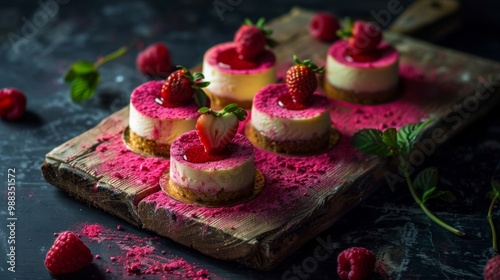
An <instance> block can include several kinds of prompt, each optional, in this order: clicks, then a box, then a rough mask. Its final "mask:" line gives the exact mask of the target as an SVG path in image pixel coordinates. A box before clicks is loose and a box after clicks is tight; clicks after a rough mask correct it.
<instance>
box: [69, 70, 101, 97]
mask: <svg viewBox="0 0 500 280" xmlns="http://www.w3.org/2000/svg"><path fill="white" fill-rule="evenodd" d="M99 80H100V77H99V73H97V72H95V73H91V74H87V75H82V76H78V77H76V78H75V79H74V80H73V81H72V83H71V99H72V100H73V101H75V102H83V101H86V100H88V99H90V98H91V97H92V96H93V95H94V93H95V90H96V87H97V84H98V83H99Z"/></svg>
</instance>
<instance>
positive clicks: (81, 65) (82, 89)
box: [64, 47, 127, 102]
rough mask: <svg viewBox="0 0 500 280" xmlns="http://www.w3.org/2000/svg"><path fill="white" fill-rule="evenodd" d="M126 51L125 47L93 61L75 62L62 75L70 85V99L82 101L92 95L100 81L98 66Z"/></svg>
mask: <svg viewBox="0 0 500 280" xmlns="http://www.w3.org/2000/svg"><path fill="white" fill-rule="evenodd" d="M126 52H127V48H126V47H122V48H120V49H118V50H117V51H115V52H113V53H110V54H108V55H106V56H104V57H101V58H99V59H98V60H97V61H96V62H95V63H94V62H91V61H87V60H80V61H77V62H75V63H74V64H73V65H71V67H70V68H69V69H68V71H67V72H66V74H65V75H64V82H65V83H67V84H69V85H71V99H72V100H73V101H74V102H83V101H86V100H89V99H90V98H92V96H94V94H95V91H96V88H97V84H99V82H100V81H101V76H100V74H99V71H98V68H99V67H100V66H101V65H103V64H104V63H106V62H108V61H111V60H113V59H116V58H118V57H120V56H122V55H123V54H125V53H126Z"/></svg>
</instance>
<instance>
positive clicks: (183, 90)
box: [159, 66, 210, 107]
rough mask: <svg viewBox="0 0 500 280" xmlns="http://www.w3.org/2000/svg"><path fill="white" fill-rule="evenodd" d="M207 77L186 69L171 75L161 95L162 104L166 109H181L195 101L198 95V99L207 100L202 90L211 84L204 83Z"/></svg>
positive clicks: (183, 68) (182, 68)
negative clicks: (194, 98) (180, 107)
mask: <svg viewBox="0 0 500 280" xmlns="http://www.w3.org/2000/svg"><path fill="white" fill-rule="evenodd" d="M204 78H205V77H204V76H203V74H201V73H191V72H189V70H188V69H187V68H185V67H182V66H181V69H179V70H177V71H175V72H174V73H172V74H170V75H169V76H168V78H167V80H166V81H165V84H163V86H162V88H161V93H160V97H161V99H160V102H159V103H160V104H161V105H163V106H164V107H179V106H182V105H184V104H187V103H189V101H191V100H193V96H194V95H195V94H196V97H197V99H196V100H197V101H198V103H199V102H200V101H199V100H198V99H203V98H205V93H204V92H203V90H202V89H201V88H203V87H206V86H208V85H209V84H210V82H207V81H203V79H204Z"/></svg>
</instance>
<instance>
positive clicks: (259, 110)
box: [246, 56, 333, 154]
mask: <svg viewBox="0 0 500 280" xmlns="http://www.w3.org/2000/svg"><path fill="white" fill-rule="evenodd" d="M294 60H295V62H296V63H297V64H296V65H295V66H292V68H290V69H289V70H288V71H287V73H286V83H285V84H273V85H268V86H266V87H264V88H263V89H261V90H260V91H259V92H258V93H257V95H256V96H255V99H254V102H253V107H252V116H251V119H250V124H249V125H248V127H247V130H246V131H247V135H248V137H249V138H250V140H251V141H252V142H253V143H254V144H255V145H256V146H258V147H262V148H265V149H268V150H271V151H273V152H277V153H285V154H307V153H315V152H319V151H321V150H324V149H325V148H327V147H328V146H329V144H330V143H331V140H332V130H333V129H332V123H331V120H330V113H329V110H328V104H329V103H328V100H327V98H326V97H325V96H323V95H322V94H321V93H320V92H319V91H317V90H316V89H317V78H316V74H315V73H322V72H323V68H318V67H317V66H316V65H314V64H312V63H311V61H310V60H304V61H303V62H302V61H299V60H298V59H297V57H295V56H294Z"/></svg>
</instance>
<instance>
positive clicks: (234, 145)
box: [170, 130, 253, 170]
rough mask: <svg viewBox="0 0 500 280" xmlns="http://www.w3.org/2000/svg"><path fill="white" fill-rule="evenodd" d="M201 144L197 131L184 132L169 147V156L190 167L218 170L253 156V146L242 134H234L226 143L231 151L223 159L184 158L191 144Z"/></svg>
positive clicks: (235, 164) (238, 163)
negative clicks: (199, 161)
mask: <svg viewBox="0 0 500 280" xmlns="http://www.w3.org/2000/svg"><path fill="white" fill-rule="evenodd" d="M198 145H201V142H200V139H199V138H198V133H197V132H196V130H193V131H189V132H186V133H184V134H182V135H181V136H179V138H177V139H176V140H175V141H174V142H173V143H172V145H171V147H170V158H171V159H173V160H175V161H177V162H182V164H183V165H186V166H188V167H191V168H196V169H203V170H219V169H228V168H231V167H234V166H238V165H241V164H242V163H243V162H245V161H247V160H248V158H250V157H251V156H253V146H252V144H251V143H250V141H249V140H248V138H246V137H245V136H244V135H242V134H239V133H238V134H236V136H235V137H234V139H233V141H232V142H231V143H230V144H229V145H228V148H229V150H230V151H231V153H230V154H229V156H228V157H227V158H225V159H222V160H218V161H209V162H203V163H193V162H189V161H187V160H185V159H184V154H185V151H186V150H187V149H188V148H191V147H193V146H198Z"/></svg>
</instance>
